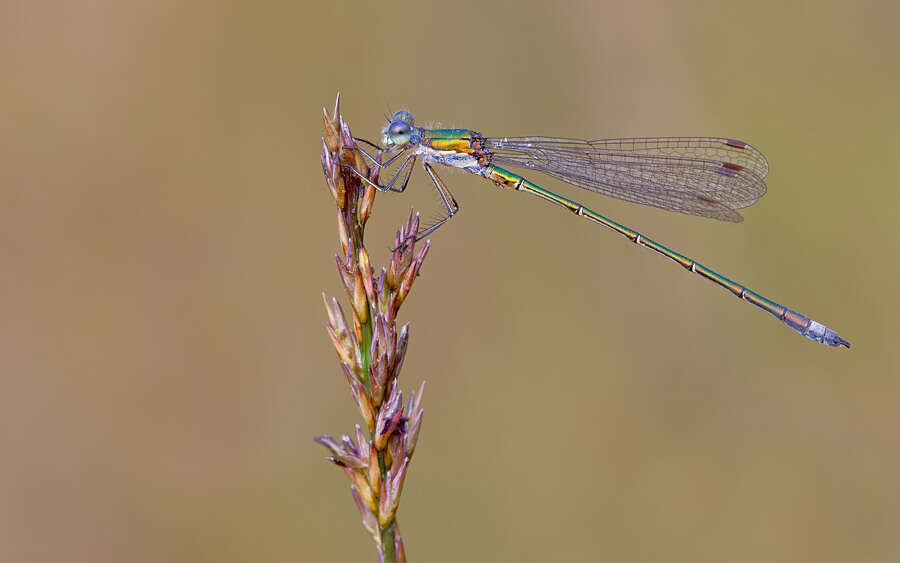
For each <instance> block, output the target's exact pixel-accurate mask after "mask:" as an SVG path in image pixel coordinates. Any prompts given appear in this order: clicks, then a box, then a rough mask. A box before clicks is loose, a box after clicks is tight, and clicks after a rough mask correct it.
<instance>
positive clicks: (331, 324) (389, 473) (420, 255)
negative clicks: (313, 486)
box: [315, 96, 430, 563]
mask: <svg viewBox="0 0 900 563" xmlns="http://www.w3.org/2000/svg"><path fill="white" fill-rule="evenodd" d="M323 114H324V115H323V120H324V126H325V133H324V136H323V137H322V150H323V154H322V170H323V172H324V175H325V183H326V185H327V186H328V191H329V192H330V193H331V197H332V199H334V202H335V205H336V207H337V221H338V244H339V253H338V254H336V255H335V262H336V264H337V269H338V274H339V276H340V279H341V284H342V285H343V286H344V290H345V291H346V293H347V297H348V304H349V307H348V308H347V310H349V312H350V314H351V316H350V320H352V327H351V326H350V323H348V321H347V317H346V316H345V314H344V310H345V309H344V308H342V307H341V305H340V304H339V303H338V301H337V300H336V299H333V298H332V299H331V300H329V299H328V298H327V297H326V296H325V295H324V294H323V296H322V297H323V300H324V302H325V310H326V312H327V314H328V322H327V324H326V329H327V332H328V336H329V338H330V339H331V342H332V345H333V346H334V348H335V350H336V351H337V354H338V359H339V361H340V365H341V369H342V371H343V373H344V375H345V378H346V381H347V385H348V387H349V388H350V393H351V395H352V396H353V400H354V402H355V403H356V405H357V407H358V408H359V412H360V415H361V416H362V418H363V421H364V422H365V429H363V428H362V427H360V426H359V425H356V432H355V440H353V439H351V438H350V437H349V436H344V437H343V438H342V439H341V440H340V441H338V440H335V439H334V438H331V437H329V436H320V437H317V438H316V439H315V441H316V442H318V443H319V444H321V445H323V446H324V447H325V448H327V449H328V450H329V453H330V455H329V457H328V460H329V461H331V462H332V463H334V464H335V465H337V466H339V467H340V468H341V469H342V470H343V471H344V473H345V474H346V475H347V478H348V479H349V480H350V493H351V496H352V497H353V501H354V502H355V503H356V506H357V508H358V509H359V513H360V516H361V518H362V523H363V527H364V528H365V529H366V530H367V531H368V532H369V534H371V536H372V538H373V539H374V540H375V544H376V548H377V550H378V554H379V558H380V561H382V562H384V563H405V562H406V549H405V548H404V546H403V540H402V539H401V538H400V532H399V529H398V528H397V519H396V514H397V508H398V506H399V504H400V495H401V492H402V491H403V483H404V482H405V480H406V475H407V471H408V468H409V462H410V459H411V458H412V454H413V451H414V450H415V446H416V441H417V440H418V437H419V431H420V429H421V426H422V416H423V411H422V404H421V403H422V392H423V389H424V382H423V383H422V384H421V385H420V386H419V389H418V391H417V392H415V393H412V394H410V396H409V399H408V401H407V403H406V406H405V407H404V404H403V393H402V392H401V391H400V386H399V384H398V383H397V379H398V377H399V375H400V368H401V367H402V366H403V360H404V358H405V356H406V350H407V345H408V342H409V327H408V325H403V327H402V328H401V329H400V331H399V334H398V331H397V326H396V319H397V312H398V310H399V309H400V306H401V305H402V304H403V302H404V300H405V299H406V298H407V297H408V296H409V292H410V289H411V288H412V285H413V282H414V281H415V279H416V277H417V276H418V275H419V271H420V269H421V267H422V262H423V261H424V260H425V256H426V255H427V254H428V249H429V248H430V244H429V242H428V241H426V242H425V244H423V245H422V246H421V247H420V249H419V251H418V252H416V249H415V246H416V240H415V233H416V232H417V230H418V228H419V216H418V214H416V213H415V212H413V211H412V210H410V214H409V217H408V218H407V220H406V222H405V223H404V224H403V225H402V226H401V227H400V229H399V230H398V231H397V234H396V236H395V237H394V240H393V244H391V245H390V247H391V248H393V250H392V251H391V256H390V260H389V263H388V266H387V267H386V268H381V269H380V273H379V275H377V276H376V275H375V273H374V272H375V269H373V268H372V266H371V264H370V261H369V252H368V251H367V250H366V247H365V237H364V235H365V224H366V222H367V221H368V220H369V219H370V218H371V215H372V209H373V206H374V201H375V195H376V192H377V190H376V189H375V187H374V186H373V184H375V183H377V182H378V166H377V164H376V163H367V162H366V157H364V156H363V154H362V153H361V152H360V151H358V150H357V149H356V145H355V142H354V140H353V136H352V135H351V134H350V128H349V127H348V126H347V124H346V122H344V120H343V119H342V117H341V116H340V96H338V97H337V99H336V100H335V103H334V111H333V112H332V113H331V115H329V114H328V112H327V111H323ZM374 158H375V162H380V158H381V154H380V153H378V154H377V155H375V157H374ZM361 177H364V178H365V181H363V179H362V178H361ZM366 430H367V431H368V432H366Z"/></svg>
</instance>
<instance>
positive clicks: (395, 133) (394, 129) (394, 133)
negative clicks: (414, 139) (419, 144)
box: [388, 121, 412, 137]
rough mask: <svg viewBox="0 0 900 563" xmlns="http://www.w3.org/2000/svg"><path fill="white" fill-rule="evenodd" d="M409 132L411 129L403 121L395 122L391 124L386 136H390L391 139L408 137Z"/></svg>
mask: <svg viewBox="0 0 900 563" xmlns="http://www.w3.org/2000/svg"><path fill="white" fill-rule="evenodd" d="M410 131H412V127H410V126H409V124H408V123H406V122H405V121H395V122H393V123H391V127H390V128H389V129H388V134H390V136H391V137H401V136H403V135H409V132H410Z"/></svg>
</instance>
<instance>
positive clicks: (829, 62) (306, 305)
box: [0, 1, 900, 563]
mask: <svg viewBox="0 0 900 563" xmlns="http://www.w3.org/2000/svg"><path fill="white" fill-rule="evenodd" d="M557 4H558V6H557V7H552V6H551V4H550V3H537V2H502V3H493V2H478V3H474V2H472V3H470V2H457V3H454V4H450V3H447V4H445V5H443V6H442V7H436V5H432V4H430V3H425V2H415V3H406V2H389V3H380V4H377V5H374V4H373V5H368V6H365V7H364V6H363V5H362V4H360V5H359V6H354V5H352V4H341V3H338V2H330V3H329V2H299V3H298V2H275V3H268V4H265V5H262V3H254V2H245V3H243V4H239V3H224V4H223V3H213V2H208V3H183V2H131V3H124V2H87V3H58V4H53V3H41V2H28V3H26V2H19V3H17V2H13V3H12V4H7V5H6V6H5V7H4V8H3V10H2V12H3V14H2V17H0V45H2V47H0V49H2V50H0V57H2V68H3V81H2V84H0V96H2V98H0V116H2V119H0V143H2V145H0V159H2V160H0V175H2V187H0V260H2V262H0V266H2V273H0V369H2V390H0V391H2V393H0V428H2V432H0V456H2V459H0V560H2V561H10V562H13V561H15V562H24V561H55V562H56V561H94V562H96V561H134V562H143V561H170V562H182V561H183V562H196V561H216V562H226V561H348V562H349V561H372V560H374V559H375V555H374V551H373V549H372V546H371V542H370V540H369V539H368V537H367V535H366V534H365V532H364V531H363V529H362V527H361V525H360V523H359V519H358V517H357V514H356V509H355V507H354V505H353V503H352V502H351V499H350V497H349V494H348V489H347V484H346V482H345V478H344V477H343V475H341V474H340V472H339V471H337V470H335V468H333V467H331V466H329V465H328V464H327V463H326V462H325V461H323V457H324V455H325V451H324V450H323V449H322V448H320V447H319V446H317V445H316V444H314V443H313V442H312V437H313V436H314V435H316V434H322V433H331V434H336V435H339V434H340V433H343V432H348V431H350V430H351V429H352V427H353V424H355V423H356V422H357V421H358V420H359V418H358V415H357V414H356V413H355V411H354V408H353V405H352V403H351V401H350V399H349V394H348V393H347V391H346V389H345V387H344V383H343V380H342V376H341V375H340V372H339V370H338V368H337V362H336V358H335V354H334V352H333V351H332V350H331V348H330V344H329V342H328V339H327V337H326V335H325V332H324V329H323V325H324V320H325V313H324V311H323V308H322V304H321V299H320V292H322V291H323V290H324V291H326V292H328V293H329V294H334V295H339V296H340V295H341V290H340V286H339V285H338V281H337V276H336V272H335V269H334V265H333V261H332V254H333V252H334V250H335V248H336V246H337V243H336V229H335V226H334V214H333V203H332V202H331V200H330V199H329V195H328V192H327V190H326V188H325V185H324V183H323V181H322V176H321V170H320V167H319V161H318V159H319V152H320V135H321V127H320V116H321V108H322V106H330V105H331V104H332V102H333V99H334V95H335V92H336V91H338V90H340V91H341V92H342V94H343V96H344V106H343V107H344V114H345V117H346V118H347V119H348V120H349V121H350V123H351V124H352V126H353V128H354V131H355V132H356V133H357V134H359V135H362V136H367V137H377V135H378V131H379V128H380V127H381V125H382V120H383V115H384V113H385V112H386V111H388V108H390V109H397V108H400V107H406V108H409V109H410V110H411V111H413V112H414V113H415V114H416V115H417V116H418V118H419V120H420V122H421V123H425V124H434V123H441V124H443V125H446V126H467V127H472V128H477V129H479V130H481V131H483V132H485V133H486V134H489V135H491V134H493V135H518V134H545V135H565V136H575V137H616V136H640V135H704V134H709V135H725V136H735V137H738V138H741V139H746V140H749V141H751V142H753V143H754V144H755V145H757V146H759V147H760V148H761V149H762V150H763V151H764V153H765V154H766V155H767V156H768V158H769V159H770V162H771V165H772V173H771V175H770V177H769V186H770V191H769V194H768V195H767V196H766V197H765V198H763V200H762V201H761V202H760V203H759V204H757V205H756V206H755V207H753V208H751V209H748V210H746V213H745V216H746V219H747V220H746V222H745V223H743V224H742V225H737V226H736V225H731V224H722V223H716V222H714V221H705V220H702V219H697V218H691V217H687V216H679V215H675V214H667V213H664V212H660V211H657V210H654V209H646V208H641V207H638V206H634V205H629V204H625V203H621V202H617V201H610V200H607V199H605V198H602V197H599V196H591V195H590V194H587V195H584V194H576V195H578V196H579V197H582V198H583V199H584V200H585V201H586V202H587V203H588V204H589V205H590V206H592V207H594V208H596V209H598V210H600V211H601V212H604V213H607V214H608V215H610V216H611V217H613V218H615V219H617V220H619V221H621V222H623V223H624V224H626V225H630V226H633V227H635V228H637V229H640V230H641V231H642V232H644V233H646V234H647V235H648V236H651V237H654V238H656V239H658V240H660V241H661V242H663V243H667V244H670V245H671V246H672V247H674V248H676V249H679V250H682V251H684V252H687V253H688V254H690V255H692V256H694V257H696V258H697V259H698V260H700V261H702V262H703V263H705V264H708V265H710V266H712V267H714V268H716V269H719V270H721V271H722V272H723V273H725V274H726V275H730V276H732V277H734V278H735V279H737V280H740V281H742V282H745V283H747V284H748V285H749V286H750V287H752V288H754V289H756V290H758V291H760V292H761V293H763V294H764V295H767V296H770V297H772V298H773V299H776V300H778V301H781V302H783V303H785V304H787V305H789V306H791V307H793V308H795V309H797V310H799V311H802V312H804V313H807V314H810V315H811V316H813V317H815V318H817V319H818V320H820V321H822V322H824V323H826V324H828V325H829V326H832V327H833V328H835V329H837V330H838V331H839V332H840V334H841V335H843V336H845V337H846V338H848V339H849V340H850V341H851V342H852V343H853V349H852V350H850V351H847V350H834V349H828V348H826V347H824V346H821V345H818V344H814V343H811V342H808V341H806V340H805V339H803V338H801V337H799V336H797V335H795V334H793V333H792V332H791V331H790V330H788V329H787V328H785V327H783V326H780V325H779V324H778V323H777V322H776V321H774V320H772V319H771V318H769V317H768V316H767V315H765V314H763V313H761V312H759V311H757V310H754V309H753V308H752V307H749V306H747V305H743V304H740V303H739V302H738V301H737V300H735V299H734V298H733V297H730V296H729V295H728V294H727V293H725V292H723V291H721V290H719V289H716V288H715V287H714V286H712V285H710V284H709V283H707V282H703V281H702V280H698V279H695V278H694V277H693V276H690V275H687V274H686V273H685V272H683V271H680V270H679V269H678V268H677V267H676V266H674V265H672V264H670V263H668V262H667V261H665V260H664V259H662V258H660V257H658V256H654V255H652V254H651V253H648V252H647V251H643V250H638V249H636V248H635V247H634V246H633V245H629V244H626V243H625V242H624V241H623V240H622V239H620V238H618V237H616V236H613V235H612V234H610V233H607V232H605V231H604V230H602V229H600V228H599V227H596V226H594V225H590V224H588V223H587V222H579V221H577V220H575V219H574V218H572V217H571V216H570V215H568V214H566V213H563V212H562V211H560V210H557V209H554V208H551V207H549V206H547V205H545V204H543V203H541V202H540V201H538V200H536V199H532V198H528V197H525V196H519V195H517V194H512V193H504V192H502V191H500V190H498V189H495V188H493V187H491V186H490V185H487V184H486V183H485V182H483V181H481V182H480V181H478V179H477V178H474V177H466V176H464V175H461V174H447V175H445V176H446V178H447V179H448V180H449V182H450V184H451V187H452V189H453V190H454V193H455V195H456V196H457V198H458V199H459V200H460V203H461V205H462V212H461V214H460V215H459V217H458V218H457V219H455V220H454V221H453V222H452V223H451V224H450V225H448V226H447V227H445V228H443V229H441V230H440V231H439V232H438V233H437V234H436V235H435V236H434V237H433V248H432V252H431V254H430V256H429V257H428V260H427V262H426V264H425V267H424V268H423V270H422V276H421V278H420V279H419V281H418V282H417V285H416V287H415V288H414V290H413V293H412V296H411V298H410V300H409V302H408V305H407V306H405V307H404V309H403V311H402V314H403V320H404V321H410V322H411V323H412V340H411V345H410V349H409V354H408V358H407V362H406V364H405V368H404V373H403V381H404V386H405V387H406V388H411V387H413V386H414V385H416V384H417V383H418V382H419V381H420V380H421V379H423V378H424V379H427V380H428V389H427V391H426V397H425V404H426V419H425V424H424V428H423V434H422V438H421V441H420V446H419V449H418V450H417V454H416V458H415V459H414V462H413V465H412V467H411V473H410V476H409V479H408V481H407V487H406V489H405V492H404V502H403V503H402V505H401V509H400V513H399V518H400V524H401V528H402V531H403V533H404V536H405V538H406V541H407V548H408V551H409V555H410V560H411V561H418V562H422V561H427V562H431V563H433V562H440V561H459V560H466V561H517V562H519V561H618V562H631V561H635V562H637V561H654V562H690V563H699V562H721V561H728V562H748V563H749V562H753V563H759V562H762V561H765V562H769V563H775V562H778V563H787V562H791V563H796V562H806V561H809V562H812V561H815V562H817V563H823V562H849V561H853V562H896V561H900V534H898V530H900V502H898V499H900V477H898V474H900V449H898V428H900V409H898V398H900V394H898V391H900V385H898V377H897V376H898V373H900V354H898V351H897V348H898V345H897V329H896V326H897V317H898V313H900V297H898V295H900V293H898V291H897V281H896V280H897V279H898V275H900V267H898V257H897V252H898V249H900V232H898V229H897V217H898V215H900V211H898V208H900V205H898V204H900V195H898V193H900V185H898V173H897V155H898V151H900V140H898V133H897V132H898V129H900V111H898V108H897V100H898V94H900V88H898V87H900V72H898V68H900V39H898V35H897V28H898V24H900V9H898V7H897V3H896V2H889V1H883V2H852V3H851V2H847V3H838V2H826V3H823V2H812V1H810V2H797V3H793V2H781V1H771V2H715V3H712V2H710V3H706V2H696V3H691V2H678V3H675V2H672V3H666V2H657V3H653V2H646V3H640V2H636V3H628V7H625V4H626V3H624V2H608V3H606V5H604V3H601V2H583V3H572V4H568V3H557ZM545 184H546V185H547V186H548V187H550V188H551V189H552V188H557V189H560V190H562V191H563V192H564V193H567V194H572V193H573V192H572V190H567V189H566V188H564V187H562V186H560V185H559V184H558V183H555V182H551V181H546V182H545ZM426 188H427V183H426V182H425V178H424V177H423V176H422V175H421V173H420V172H417V174H416V175H415V176H414V183H413V188H412V189H411V190H410V192H413V193H410V194H409V196H407V195H403V196H386V197H381V196H380V197H379V198H378V200H377V201H376V206H375V218H374V219H373V226H372V228H371V229H370V234H371V237H370V245H371V247H372V249H373V251H374V252H373V261H375V262H376V263H377V264H382V263H383V261H384V257H385V256H386V255H387V247H388V236H389V234H390V233H391V232H392V231H393V229H394V228H395V226H396V225H397V224H398V221H399V218H400V217H401V216H403V215H404V214H405V213H406V211H407V210H408V208H409V205H410V203H411V202H418V201H422V202H426V203H427V202H430V201H431V200H430V199H429V198H430V196H428V194H427V191H426ZM423 194H424V195H423ZM417 198H419V199H417Z"/></svg>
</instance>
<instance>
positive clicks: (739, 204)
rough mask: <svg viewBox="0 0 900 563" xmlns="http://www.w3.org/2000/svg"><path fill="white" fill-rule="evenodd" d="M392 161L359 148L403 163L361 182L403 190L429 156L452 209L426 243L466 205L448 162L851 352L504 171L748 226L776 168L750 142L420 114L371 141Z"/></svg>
mask: <svg viewBox="0 0 900 563" xmlns="http://www.w3.org/2000/svg"><path fill="white" fill-rule="evenodd" d="M356 140H357V141H362V142H364V143H366V144H368V145H370V146H371V147H373V148H375V149H378V150H379V151H382V152H383V153H384V154H385V155H388V156H389V158H388V159H387V160H386V161H385V162H383V163H382V162H380V159H379V158H376V157H374V156H372V155H371V154H369V153H368V152H367V151H365V150H364V149H362V148H359V150H360V151H361V152H362V153H363V154H364V155H365V156H366V157H367V158H368V159H369V160H370V161H371V162H372V163H373V164H374V165H375V166H378V167H386V166H389V165H390V164H391V163H393V162H395V161H398V162H400V166H399V168H398V169H397V171H396V172H395V173H394V174H393V176H392V177H391V178H390V179H389V180H387V182H385V183H384V184H383V185H382V184H374V183H372V182H370V181H369V180H368V179H367V178H365V177H363V176H362V174H359V173H358V172H357V174H358V175H359V176H360V177H361V178H362V179H363V181H365V182H367V183H369V184H372V185H373V186H375V187H376V188H377V189H379V190H382V191H388V190H390V191H396V192H402V191H404V190H405V189H406V186H407V184H408V183H409V178H410V175H411V173H412V169H413V166H414V165H415V162H416V160H417V159H418V158H420V157H421V159H422V166H423V168H424V169H425V173H426V174H427V175H428V177H429V178H430V179H431V182H432V183H433V184H434V187H435V189H436V190H437V193H438V195H439V196H440V199H441V202H442V204H443V206H444V208H445V214H444V215H443V216H442V218H441V219H440V220H438V221H436V222H435V223H432V224H431V225H429V226H427V227H425V228H423V229H422V230H421V231H419V232H418V233H416V238H417V239H419V238H422V237H424V236H426V235H428V234H429V233H431V232H433V231H434V230H435V229H437V228H438V227H440V226H441V225H442V224H444V223H445V222H447V221H448V220H449V219H450V218H451V217H453V216H454V215H455V214H456V213H457V211H459V205H458V204H457V203H456V200H455V199H454V198H453V195H451V193H450V190H448V189H447V186H446V184H445V183H444V181H443V180H441V178H440V177H439V176H438V175H437V172H436V171H435V167H434V165H436V164H442V165H444V166H451V167H453V168H459V169H462V170H465V171H466V172H470V173H472V174H476V175H478V176H481V177H483V178H487V179H488V180H490V181H492V182H494V183H495V184H497V185H499V186H501V187H504V188H511V189H514V190H518V191H520V192H525V193H529V194H533V195H536V196H538V197H540V198H542V199H545V200H547V201H549V202H551V203H555V204H557V205H559V206H561V207H564V208H566V209H568V210H569V211H571V212H573V213H574V214H575V215H578V216H581V217H584V218H586V219H588V220H590V221H593V222H595V223H600V224H601V225H603V226H604V227H607V228H609V229H611V230H613V231H615V232H617V233H619V234H621V235H624V236H625V237H627V238H628V239H629V240H630V241H631V242H634V243H637V244H639V245H641V246H644V247H646V248H649V249H650V250H653V251H656V252H658V253H660V254H662V255H663V256H665V257H667V258H670V259H671V260H674V261H675V262H677V263H678V264H681V266H683V267H684V268H686V269H688V270H690V271H691V272H694V273H696V274H699V275H701V276H702V277H704V278H706V279H708V280H710V281H712V282H714V283H716V284H718V285H720V286H722V287H724V288H725V289H727V290H728V291H730V292H732V293H733V294H734V295H736V296H737V297H739V298H741V299H743V300H744V301H747V302H748V303H752V304H753V305H756V306H757V307H759V308H760V309H762V310H764V311H766V312H768V313H770V314H771V315H773V316H774V317H776V318H777V319H778V320H780V321H781V322H783V323H784V324H786V325H787V326H789V327H790V328H792V329H794V330H795V331H797V332H798V333H800V334H802V335H803V336H806V337H807V338H809V339H810V340H815V341H817V342H822V343H824V344H828V345H829V346H845V347H847V348H849V347H850V343H849V342H847V341H846V340H844V339H843V338H841V337H840V336H838V335H837V333H835V332H834V331H833V330H831V329H830V328H828V327H826V326H824V325H822V324H820V323H818V322H816V321H814V320H812V319H810V318H809V317H807V316H805V315H802V314H800V313H798V312H796V311H793V310H791V309H788V308H787V307H784V306H782V305H779V304H778V303H775V302H774V301H771V300H769V299H766V298H765V297H763V296H762V295H760V294H758V293H756V292H754V291H752V290H750V289H748V288H746V287H744V286H743V285H741V284H739V283H737V282H733V281H731V280H730V279H728V278H726V277H725V276H722V275H721V274H718V273H716V272H714V271H713V270H711V269H709V268H707V267H705V266H703V265H701V264H699V263H698V262H697V261H696V260H694V259H693V258H689V257H687V256H684V255H682V254H679V253H678V252H675V251H674V250H671V249H669V248H666V247H665V246H663V245H661V244H659V243H657V242H655V241H653V240H650V239H649V238H647V237H645V236H643V235H641V234H640V233H638V232H637V231H634V230H632V229H630V228H628V227H626V226H624V225H620V224H619V223H616V222H615V221H612V220H610V219H607V218H606V217H604V216H602V215H600V214H599V213H597V212H595V211H592V210H590V209H588V208H587V207H585V206H584V205H582V204H580V203H578V202H577V201H572V200H570V199H568V198H565V197H563V196H561V195H559V194H556V193H554V192H551V191H550V190H547V189H545V188H542V187H540V186H538V185H536V184H534V183H532V182H531V181H529V180H526V179H525V178H524V177H522V176H520V175H519V174H516V173H514V172H511V171H509V170H507V169H506V168H502V167H501V166H515V167H521V168H526V169H529V170H535V171H538V172H543V173H545V174H548V175H550V176H552V177H554V178H557V179H559V180H562V181H563V182H566V183H568V184H572V185H573V186H578V187H580V188H584V189H586V190H589V191H592V192H596V193H600V194H603V195H607V196H611V197H614V198H617V199H622V200H625V201H630V202H634V203H640V204H643V205H652V206H654V207H659V208H661V209H666V210H669V211H678V212H680V213H686V214H689V215H699V216H701V217H710V218H713V219H718V220H720V221H731V222H740V221H742V220H743V218H742V217H741V215H740V213H738V211H737V210H738V209H741V208H744V207H747V206H750V205H753V204H754V203H756V201H757V200H758V199H759V198H760V197H761V196H762V195H763V194H764V193H765V192H766V184H765V181H764V179H765V177H766V174H767V173H768V171H769V164H768V162H767V161H766V159H765V157H764V156H763V155H762V154H761V153H760V152H759V151H758V150H756V149H755V148H753V147H752V146H750V145H749V144H747V143H744V142H743V141H737V140H734V139H725V138H717V137H651V138H640V139H608V140H598V141H582V140H577V139H564V138H555V137H485V136H484V135H482V134H480V133H477V132H475V131H470V130H468V129H426V128H424V127H416V125H415V121H414V119H413V116H412V115H411V114H410V113H409V112H407V111H398V112H396V113H394V114H393V115H392V116H391V120H390V123H389V124H388V125H387V126H386V127H385V128H384V130H383V137H382V144H383V145H384V146H383V147H381V146H378V145H375V144H374V143H371V142H369V141H366V140H364V139H358V138H357V139H356Z"/></svg>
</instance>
